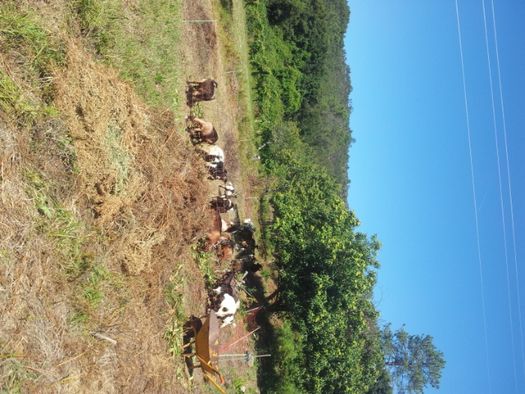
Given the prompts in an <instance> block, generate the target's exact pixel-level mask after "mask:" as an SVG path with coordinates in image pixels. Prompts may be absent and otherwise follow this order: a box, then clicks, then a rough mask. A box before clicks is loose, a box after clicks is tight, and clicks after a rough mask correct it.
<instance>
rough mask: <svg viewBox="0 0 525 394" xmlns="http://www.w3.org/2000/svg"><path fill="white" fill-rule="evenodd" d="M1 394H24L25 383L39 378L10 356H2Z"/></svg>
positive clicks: (0, 365)
mask: <svg viewBox="0 0 525 394" xmlns="http://www.w3.org/2000/svg"><path fill="white" fill-rule="evenodd" d="M0 356H1V358H0V361H1V362H0V393H10V394H11V393H13V394H14V393H22V392H23V387H22V386H23V383H24V382H25V381H28V380H33V379H36V378H37V374H35V373H34V372H30V371H29V370H28V369H27V368H25V366H24V364H23V363H22V362H21V361H19V360H17V359H16V358H15V357H12V356H10V355H5V357H4V355H3V354H2V355H0Z"/></svg>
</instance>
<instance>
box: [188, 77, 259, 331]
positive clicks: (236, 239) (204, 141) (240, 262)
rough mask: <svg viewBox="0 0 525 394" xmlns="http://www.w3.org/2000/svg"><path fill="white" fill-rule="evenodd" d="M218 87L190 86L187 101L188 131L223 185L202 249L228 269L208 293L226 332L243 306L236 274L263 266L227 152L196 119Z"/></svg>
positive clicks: (206, 81) (212, 204) (203, 122)
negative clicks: (227, 162) (197, 107)
mask: <svg viewBox="0 0 525 394" xmlns="http://www.w3.org/2000/svg"><path fill="white" fill-rule="evenodd" d="M217 86H218V84H217V82H216V81H214V80H213V79H203V80H200V81H188V82H187V91H186V98H187V104H188V106H189V107H190V115H189V116H187V117H186V131H187V132H188V135H189V137H190V140H191V142H192V144H193V145H194V146H196V148H197V152H198V153H199V154H200V155H201V156H202V158H203V159H204V162H205V165H206V167H207V169H208V179H210V180H219V181H221V183H220V184H219V186H218V192H217V195H215V196H214V197H213V198H212V199H211V200H210V203H209V208H210V209H211V210H212V211H213V218H214V220H213V224H212V226H211V228H210V230H209V231H208V233H207V235H206V238H205V239H204V240H203V241H202V242H201V245H200V247H201V249H202V250H203V251H206V252H211V253H213V254H214V255H215V256H216V260H217V262H218V263H219V264H220V265H221V267H223V266H224V265H225V264H226V265H227V266H228V269H227V270H226V271H225V272H224V273H223V275H222V276H221V278H220V279H219V280H218V281H217V282H216V283H214V284H213V285H212V286H210V288H209V289H208V305H207V310H208V311H210V310H213V311H215V312H216V316H217V317H218V318H219V319H220V320H221V321H222V324H221V328H222V327H225V326H227V325H229V324H235V323H234V316H235V313H236V312H237V310H238V309H239V306H240V301H239V297H238V292H237V289H238V285H239V283H237V281H236V279H235V277H236V274H237V273H242V272H246V271H251V272H255V271H257V270H259V269H260V268H261V265H260V264H259V263H258V262H257V260H256V259H255V255H254V251H255V248H256V244H255V240H254V237H253V235H254V231H255V227H254V226H253V223H252V221H251V219H245V220H243V221H241V219H240V218H239V213H238V210H237V204H235V203H234V202H233V199H235V198H237V193H236V191H235V186H234V185H233V183H232V182H230V181H228V172H227V170H226V168H225V165H224V163H225V156H224V151H223V149H222V148H221V147H220V146H218V145H217V141H218V140H219V134H218V133H217V130H215V127H213V125H212V123H211V122H207V121H206V120H204V119H200V118H198V117H196V116H194V115H193V111H192V109H193V105H194V104H195V103H198V102H201V101H210V100H213V99H214V97H215V89H216V88H217ZM232 213H234V214H235V215H234V219H233V220H225V219H224V218H223V215H225V216H226V214H228V216H227V218H231V217H232V215H231V214H232Z"/></svg>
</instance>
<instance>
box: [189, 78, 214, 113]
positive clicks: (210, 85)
mask: <svg viewBox="0 0 525 394" xmlns="http://www.w3.org/2000/svg"><path fill="white" fill-rule="evenodd" d="M187 84H188V90H187V100H188V105H189V106H190V107H191V106H192V105H193V104H194V103H198V102H199V101H210V100H213V99H214V98H215V89H216V88H217V86H218V84H217V81H215V80H214V79H210V78H207V79H202V80H200V81H187Z"/></svg>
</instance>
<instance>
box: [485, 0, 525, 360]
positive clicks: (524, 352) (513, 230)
mask: <svg viewBox="0 0 525 394" xmlns="http://www.w3.org/2000/svg"><path fill="white" fill-rule="evenodd" d="M491 11H492V29H493V32H494V49H495V52H496V71H497V75H498V87H499V99H500V107H501V120H502V125H503V142H504V146H505V161H506V164H507V183H508V184H507V186H508V190H509V208H510V220H511V234H512V247H513V251H514V271H515V272H514V274H515V276H516V295H517V301H518V303H517V305H518V322H519V327H520V335H521V338H522V341H521V358H522V362H523V368H524V369H525V349H524V346H525V344H524V343H523V333H524V331H523V315H522V313H521V294H520V287H521V284H520V277H519V272H518V255H517V250H516V226H515V222H514V205H513V199H512V182H511V177H510V165H509V150H508V143H507V122H506V119H505V104H504V101H503V87H502V86H503V85H502V83H501V68H500V61H499V46H498V30H497V28H496V12H495V9H494V0H491Z"/></svg>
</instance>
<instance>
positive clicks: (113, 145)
mask: <svg viewBox="0 0 525 394" xmlns="http://www.w3.org/2000/svg"><path fill="white" fill-rule="evenodd" d="M105 137H106V138H105V144H104V145H106V146H107V147H108V151H109V158H110V161H111V166H112V167H113V169H114V170H115V171H116V172H117V179H116V180H115V194H116V195H118V194H120V193H122V192H123V191H124V189H125V187H126V184H127V181H128V178H129V173H130V164H131V157H130V154H129V151H128V150H127V149H126V148H125V147H124V145H123V142H122V131H121V130H120V128H119V127H118V125H115V124H110V125H109V126H108V129H107V132H106V136H105Z"/></svg>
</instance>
